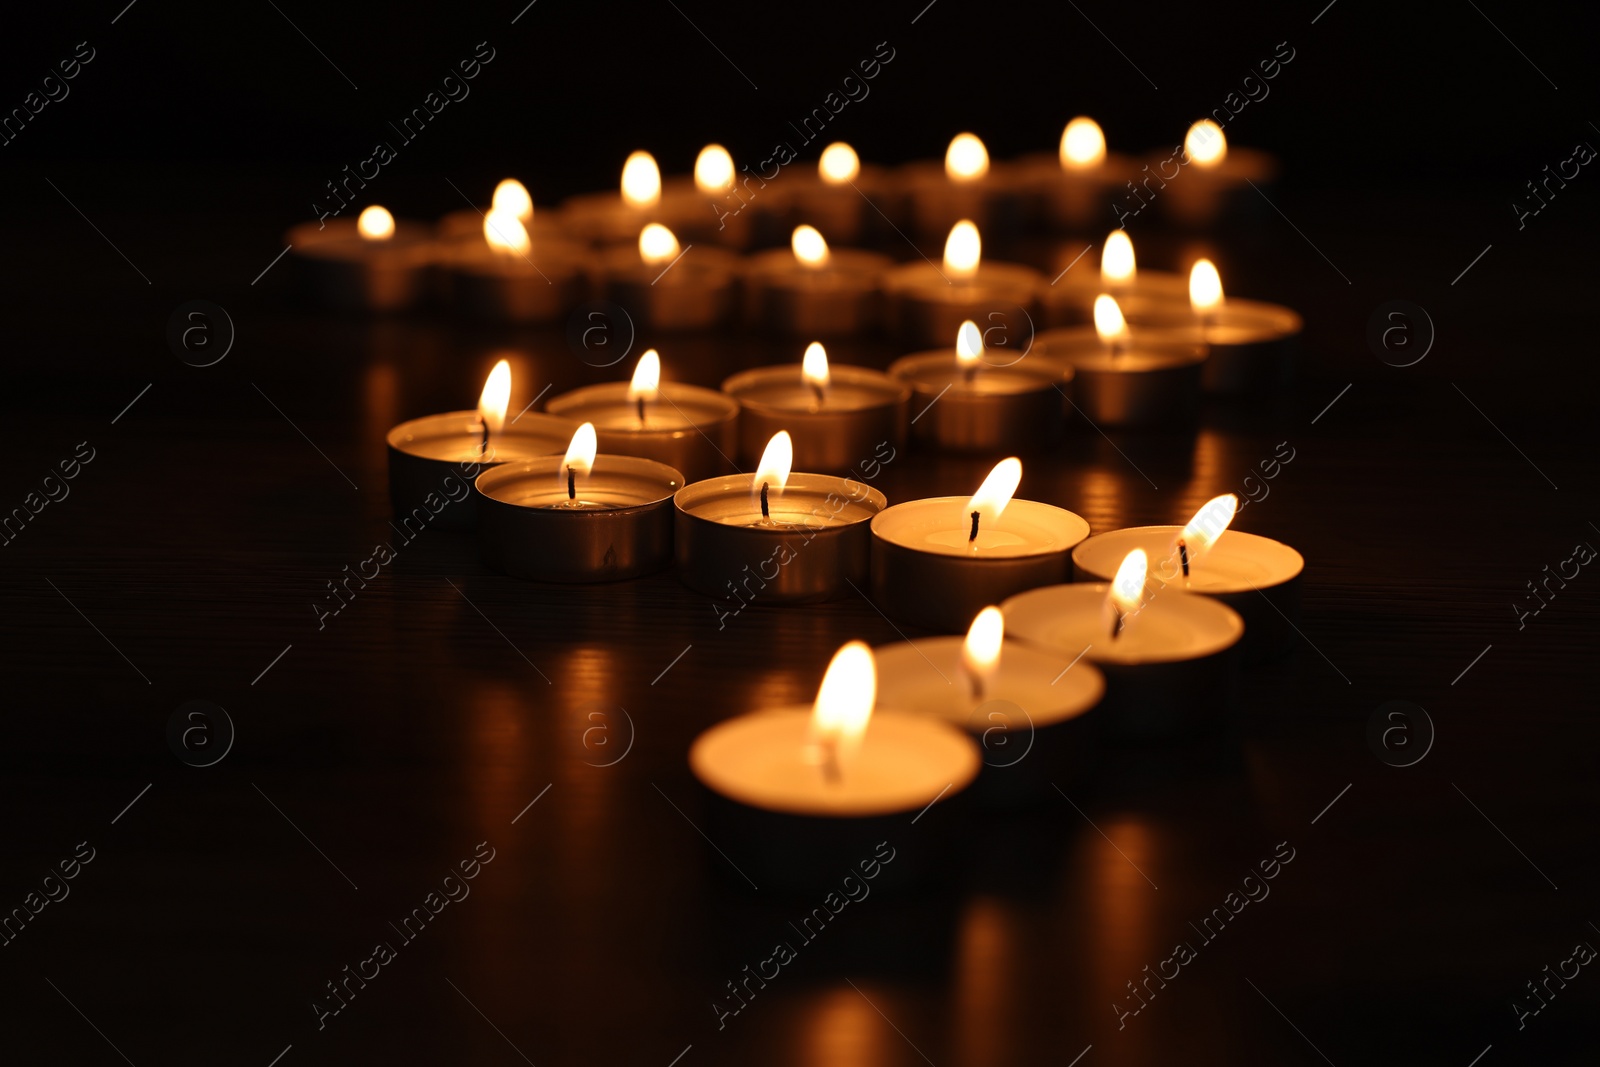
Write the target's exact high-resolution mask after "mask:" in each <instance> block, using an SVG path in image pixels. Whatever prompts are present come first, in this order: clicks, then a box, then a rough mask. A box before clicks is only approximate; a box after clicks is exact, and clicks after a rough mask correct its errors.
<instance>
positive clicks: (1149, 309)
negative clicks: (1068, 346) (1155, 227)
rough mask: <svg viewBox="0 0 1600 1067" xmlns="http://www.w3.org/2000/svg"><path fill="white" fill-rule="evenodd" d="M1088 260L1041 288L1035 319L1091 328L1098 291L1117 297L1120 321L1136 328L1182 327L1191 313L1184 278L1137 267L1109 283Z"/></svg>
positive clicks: (1050, 325)
mask: <svg viewBox="0 0 1600 1067" xmlns="http://www.w3.org/2000/svg"><path fill="white" fill-rule="evenodd" d="M1092 258H1093V256H1092V254H1091V255H1086V256H1084V257H1083V258H1082V259H1081V260H1079V262H1078V263H1077V265H1076V266H1074V267H1073V268H1072V269H1071V270H1068V271H1067V272H1066V273H1065V274H1061V275H1060V276H1058V277H1057V279H1056V281H1055V282H1054V283H1052V284H1050V285H1046V286H1045V287H1044V288H1043V289H1041V290H1040V296H1039V304H1040V318H1041V319H1042V320H1043V322H1044V324H1045V326H1046V328H1048V329H1057V328H1060V327H1066V326H1091V327H1092V326H1093V325H1094V301H1095V298H1096V297H1097V296H1099V295H1100V294H1101V293H1106V294H1108V295H1110V296H1113V297H1115V298H1116V301H1117V306H1118V307H1119V308H1120V309H1121V311H1122V315H1123V317H1124V318H1125V319H1126V320H1127V322H1128V324H1129V325H1130V326H1133V327H1135V328H1138V327H1141V326H1167V325H1182V324H1184V323H1186V322H1187V321H1188V319H1189V318H1190V316H1192V315H1193V312H1192V311H1190V309H1189V279H1188V277H1187V276H1186V275H1183V274H1175V273H1173V272H1171V271H1164V270H1145V269H1143V268H1140V269H1139V270H1138V271H1137V272H1136V273H1135V274H1134V276H1133V278H1132V279H1130V280H1128V281H1113V280H1111V279H1108V278H1104V277H1102V275H1101V274H1100V270H1099V264H1097V263H1091V262H1089V260H1091V259H1092ZM1084 268H1088V269H1087V270H1086V269H1084Z"/></svg>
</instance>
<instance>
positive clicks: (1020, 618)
mask: <svg viewBox="0 0 1600 1067" xmlns="http://www.w3.org/2000/svg"><path fill="white" fill-rule="evenodd" d="M1109 591H1110V587H1109V586H1107V585H1103V584H1101V583H1098V582H1095V583H1078V584H1074V585H1051V586H1045V587H1044V588H1042V589H1030V590H1029V591H1028V592H1026V593H1018V594H1017V595H1016V596H1014V597H1011V598H1010V599H1009V600H1007V601H1006V602H1005V603H1003V604H1001V605H1000V610H1001V612H1002V613H1003V614H1004V615H1005V618H1006V633H1007V634H1009V635H1012V636H1015V637H1016V638H1017V639H1018V640H1022V641H1027V642H1029V643H1031V644H1034V645H1037V646H1039V647H1040V648H1045V649H1049V650H1050V651H1052V652H1055V653H1056V654H1058V655H1062V656H1066V657H1067V658H1068V659H1071V658H1073V657H1076V656H1078V655H1083V656H1084V658H1085V659H1088V660H1090V661H1092V662H1094V663H1114V664H1138V663H1174V662H1179V661H1182V660H1191V659H1199V658H1200V657H1202V656H1210V655H1214V654H1216V653H1218V652H1221V651H1223V650H1224V649H1227V648H1229V647H1230V646H1232V645H1234V644H1236V643H1237V642H1238V640H1239V638H1240V637H1242V636H1244V622H1243V620H1241V619H1240V618H1239V615H1238V613H1237V612H1235V611H1234V610H1233V609H1232V608H1230V607H1228V606H1227V605H1225V604H1222V603H1219V602H1218V601H1215V600H1212V599H1210V598H1209V597H1204V596H1197V595H1195V594H1193V593H1185V592H1181V591H1179V590H1177V589H1172V588H1166V589H1157V590H1155V591H1153V592H1148V593H1147V594H1146V597H1145V601H1144V606H1143V608H1142V609H1140V610H1139V611H1138V613H1137V614H1135V615H1132V616H1130V617H1129V618H1128V620H1127V622H1126V624H1125V625H1124V627H1123V630H1122V634H1121V636H1119V637H1115V638H1113V637H1112V636H1111V627H1110V625H1109V624H1108V616H1107V614H1106V608H1105V601H1106V594H1107V593H1108V592H1109Z"/></svg>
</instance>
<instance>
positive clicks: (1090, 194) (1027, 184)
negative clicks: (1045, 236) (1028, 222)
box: [1014, 153, 1140, 233]
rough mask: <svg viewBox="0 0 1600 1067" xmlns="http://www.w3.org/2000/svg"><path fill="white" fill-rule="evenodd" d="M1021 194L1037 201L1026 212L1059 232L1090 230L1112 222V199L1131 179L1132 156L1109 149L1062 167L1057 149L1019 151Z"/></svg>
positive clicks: (1134, 171) (1135, 173) (1136, 169)
mask: <svg viewBox="0 0 1600 1067" xmlns="http://www.w3.org/2000/svg"><path fill="white" fill-rule="evenodd" d="M1014 167H1015V169H1016V172H1017V181H1018V184H1019V185H1020V186H1021V187H1022V190H1023V193H1024V195H1025V196H1026V197H1027V198H1028V199H1029V200H1032V201H1036V202H1037V207H1036V208H1034V209H1033V210H1031V211H1030V212H1029V213H1030V214H1031V215H1036V216H1037V217H1039V218H1040V219H1042V220H1043V221H1044V222H1045V224H1046V225H1048V226H1050V227H1051V228H1052V229H1054V230H1057V231H1060V232H1065V233H1084V232H1091V233H1092V232H1096V231H1101V230H1104V229H1106V227H1108V226H1115V225H1117V215H1116V212H1115V210H1114V209H1113V207H1112V205H1113V204H1114V203H1116V202H1118V201H1119V200H1120V199H1121V198H1122V197H1123V196H1124V195H1125V190H1126V188H1127V183H1128V182H1130V181H1134V180H1135V179H1137V178H1138V177H1139V176H1140V175H1139V164H1138V163H1137V162H1135V161H1134V159H1133V157H1131V156H1125V155H1120V154H1118V153H1111V154H1108V155H1107V156H1105V158H1103V159H1101V160H1100V162H1098V163H1095V164H1093V165H1090V166H1082V167H1072V168H1068V167H1063V166H1062V165H1061V158H1060V156H1059V155H1058V154H1051V155H1044V154H1042V153H1041V154H1037V155H1031V156H1025V157H1023V158H1022V159H1019V160H1017V161H1016V163H1015V164H1014Z"/></svg>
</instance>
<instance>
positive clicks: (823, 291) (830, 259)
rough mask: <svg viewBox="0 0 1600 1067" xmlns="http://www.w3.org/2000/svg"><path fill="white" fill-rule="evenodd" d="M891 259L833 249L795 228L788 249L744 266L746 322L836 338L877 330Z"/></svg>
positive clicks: (809, 229) (812, 232)
mask: <svg viewBox="0 0 1600 1067" xmlns="http://www.w3.org/2000/svg"><path fill="white" fill-rule="evenodd" d="M892 265H893V260H891V259H890V258H889V257H888V256H884V255H879V254H878V253H877V252H863V251H861V250H860V249H856V248H830V247H828V242H827V240H826V239H825V238H824V237H823V236H822V234H821V232H820V231H818V230H817V229H816V228H815V227H813V226H807V225H801V226H797V227H795V230H794V233H793V235H792V236H791V238H790V248H789V250H787V251H786V250H784V249H773V250H772V251H769V252H759V253H757V254H756V255H754V256H751V257H750V259H749V260H748V261H747V262H746V264H745V279H744V280H745V311H746V316H745V317H746V319H747V320H748V321H749V322H751V323H752V324H754V325H756V326H759V327H761V328H763V329H767V330H773V331H777V332H780V333H797V334H805V335H807V336H812V337H832V336H837V335H841V334H860V333H869V332H872V331H873V330H875V329H876V328H877V325H878V319H879V317H880V315H881V309H882V304H883V294H882V279H883V275H884V273H885V272H886V271H887V270H888V269H889V268H890V267H891V266H892Z"/></svg>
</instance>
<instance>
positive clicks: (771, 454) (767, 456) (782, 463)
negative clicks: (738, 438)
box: [751, 430, 794, 496]
mask: <svg viewBox="0 0 1600 1067" xmlns="http://www.w3.org/2000/svg"><path fill="white" fill-rule="evenodd" d="M793 466H794V441H793V439H791V438H790V437H789V431H788V430H779V431H778V432H777V433H775V434H773V435H772V440H770V441H768V442H767V447H766V450H765V451H764V452H762V453H761V462H760V463H759V464H757V465H756V478H755V481H754V483H752V485H751V492H752V493H753V494H755V495H756V496H760V495H761V487H762V485H766V486H767V491H768V493H769V494H771V495H773V496H776V495H778V494H779V493H782V492H783V487H784V486H786V485H788V484H789V469H790V468H791V467H793Z"/></svg>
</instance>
